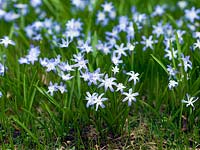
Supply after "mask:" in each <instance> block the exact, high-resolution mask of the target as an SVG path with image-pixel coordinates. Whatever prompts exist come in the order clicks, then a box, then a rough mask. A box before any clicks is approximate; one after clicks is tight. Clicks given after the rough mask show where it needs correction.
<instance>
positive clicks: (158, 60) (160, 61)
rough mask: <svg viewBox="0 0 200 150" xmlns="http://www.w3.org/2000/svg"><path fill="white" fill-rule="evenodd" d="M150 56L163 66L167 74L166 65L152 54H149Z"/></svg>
mask: <svg viewBox="0 0 200 150" xmlns="http://www.w3.org/2000/svg"><path fill="white" fill-rule="evenodd" d="M151 57H152V58H153V59H154V60H155V61H156V62H157V63H158V64H159V65H160V66H161V67H162V68H163V70H164V71H165V72H166V73H167V74H168V71H167V69H166V67H165V66H164V64H163V63H162V62H161V61H160V60H158V59H157V58H156V57H155V56H154V55H153V54H151Z"/></svg>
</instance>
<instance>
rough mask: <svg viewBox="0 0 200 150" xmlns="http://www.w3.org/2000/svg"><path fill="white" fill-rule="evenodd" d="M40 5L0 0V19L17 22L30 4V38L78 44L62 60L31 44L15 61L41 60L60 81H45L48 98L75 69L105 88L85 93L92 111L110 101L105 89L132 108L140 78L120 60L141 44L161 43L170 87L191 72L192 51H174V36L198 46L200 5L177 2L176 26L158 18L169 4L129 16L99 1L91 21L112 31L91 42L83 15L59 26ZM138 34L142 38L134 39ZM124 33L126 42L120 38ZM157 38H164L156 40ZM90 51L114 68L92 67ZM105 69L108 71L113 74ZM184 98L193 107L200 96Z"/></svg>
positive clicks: (86, 5)
mask: <svg viewBox="0 0 200 150" xmlns="http://www.w3.org/2000/svg"><path fill="white" fill-rule="evenodd" d="M96 2H97V0H96V1H95V0H93V1H90V0H85V1H82V0H71V4H72V8H71V9H73V10H74V9H78V10H80V11H83V10H85V9H88V10H89V11H93V9H94V6H95V3H96ZM11 4H12V5H13V7H14V8H16V9H15V10H16V11H14V10H12V7H11ZM42 5H43V2H42V0H31V1H30V3H29V4H22V3H19V2H18V1H17V0H15V1H13V2H8V1H6V0H1V1H0V19H1V20H5V21H7V22H10V21H13V22H15V20H17V19H19V18H20V17H21V16H26V15H27V14H28V13H29V10H30V8H34V11H35V14H36V15H38V18H37V19H38V20H35V21H33V22H32V23H31V24H29V25H26V26H25V28H24V29H23V30H24V32H25V33H26V37H27V38H28V39H30V40H32V41H42V40H44V39H47V40H48V43H49V45H50V48H51V49H54V48H60V49H66V51H70V44H72V43H73V45H75V46H76V49H77V53H76V54H73V56H72V58H71V59H67V60H64V58H62V57H61V55H57V56H56V57H55V58H47V57H41V56H40V54H41V53H42V52H41V50H40V47H39V46H38V45H30V48H29V50H28V54H27V55H25V56H22V57H21V58H20V59H19V60H18V62H19V63H20V64H27V65H34V64H35V63H39V64H40V65H41V67H43V68H44V70H45V71H46V72H53V73H54V74H55V75H57V76H58V77H59V78H60V79H61V80H62V82H60V83H59V84H58V83H53V82H50V83H49V86H48V90H47V93H48V94H50V95H51V96H54V93H55V92H57V91H60V93H62V94H63V93H65V92H67V91H68V90H67V86H66V84H65V83H66V81H71V80H72V79H73V78H74V73H72V72H75V71H78V72H79V74H80V78H81V79H82V81H83V82H86V83H87V84H88V85H89V86H91V85H95V86H96V87H97V88H96V91H98V90H99V89H101V88H103V89H104V91H105V92H104V93H98V92H93V93H90V91H88V92H86V98H85V99H86V100H87V104H86V106H87V107H89V106H92V107H93V106H94V105H96V109H95V110H96V111H97V110H98V108H99V106H100V107H102V108H104V107H105V105H104V104H103V102H104V101H108V100H109V98H105V97H103V96H106V93H107V92H108V91H110V92H116V93H118V94H120V95H122V97H123V99H122V102H126V101H127V102H128V106H131V105H132V102H135V101H136V97H137V96H139V93H138V92H133V90H135V87H136V85H137V84H138V83H139V81H140V74H141V72H140V73H138V72H137V71H136V70H131V69H129V70H124V65H126V64H124V61H125V60H126V59H127V58H130V57H131V55H133V54H134V53H136V49H138V48H139V47H142V49H141V51H142V52H143V53H145V52H146V51H149V50H152V51H153V50H154V48H155V46H156V45H157V44H158V43H159V44H161V45H162V47H163V50H162V49H161V50H160V51H164V55H163V58H166V60H167V62H168V64H167V65H166V68H167V72H168V75H169V76H168V79H169V84H168V88H169V90H173V89H174V88H176V87H178V86H179V83H180V82H182V78H184V76H182V75H183V74H181V68H182V67H183V68H184V72H185V74H187V79H188V80H189V79H190V77H189V75H190V74H189V72H190V70H192V62H191V60H190V55H188V52H183V51H181V52H179V51H178V47H177V41H176V39H177V37H178V42H179V44H180V45H181V46H182V45H184V44H186V41H184V35H186V33H187V34H191V36H192V37H193V39H194V40H196V42H195V43H193V45H191V50H188V51H191V52H193V51H199V50H200V32H198V31H197V29H198V28H199V27H200V24H199V21H200V9H198V8H195V7H192V8H187V1H179V2H178V3H177V6H176V7H177V9H180V11H183V13H184V15H183V16H181V17H180V18H179V19H177V20H175V23H176V26H177V28H174V27H173V26H172V24H171V23H170V22H164V21H163V20H161V16H162V15H163V14H164V13H165V12H166V11H173V10H171V9H170V7H169V6H168V5H162V6H161V5H157V6H155V8H154V10H153V13H151V14H145V13H140V12H139V11H137V9H136V8H135V7H134V6H133V7H132V9H131V12H132V13H131V15H130V14H129V15H124V16H118V15H117V11H116V9H115V7H114V5H113V3H112V2H108V1H105V2H104V3H103V4H101V7H100V10H98V12H97V14H96V20H95V25H96V26H98V27H100V28H103V29H105V28H106V27H107V26H109V25H110V24H111V23H112V29H111V31H105V33H103V34H102V35H104V37H103V38H102V39H104V40H100V39H98V41H97V43H95V45H94V44H93V43H92V42H93V41H92V38H94V37H93V36H92V35H94V33H93V32H94V31H90V32H89V33H87V34H84V29H85V28H84V27H86V26H87V24H84V23H83V22H82V19H81V18H78V19H75V18H71V19H69V20H66V23H65V26H63V25H62V24H61V23H59V22H57V21H56V20H54V19H53V18H48V15H47V14H46V12H45V11H43V10H42V7H41V6H42ZM153 18H157V19H158V20H159V21H158V22H156V23H155V24H151V23H150V22H151V20H152V19H153ZM146 26H148V28H149V29H150V31H152V32H151V34H150V35H146V34H144V35H142V33H143V32H142V29H143V28H144V27H146ZM109 27H110V26H109ZM14 28H15V31H16V32H17V30H18V28H19V26H18V25H17V24H16V25H15V26H14ZM188 31H190V32H188ZM138 33H139V35H140V39H138V38H136V34H138ZM124 35H125V40H124V39H123V38H124ZM16 36H17V34H16ZM161 37H162V38H161ZM0 38H1V37H0ZM160 39H163V40H162V41H161V42H159V41H160ZM122 41H124V42H122ZM0 44H1V45H3V46H4V47H5V48H7V47H8V45H13V46H15V42H14V41H13V40H11V39H10V37H8V36H4V37H2V38H1V39H0ZM90 53H92V54H94V53H100V54H102V55H103V56H105V57H108V56H110V62H109V63H110V64H112V70H109V69H108V70H106V72H101V68H98V67H97V68H96V69H95V70H93V69H91V68H90V63H91V62H90V61H89V59H88V57H87V56H88V55H89V54H90ZM94 59H95V58H94ZM136 59H137V58H136ZM173 62H176V63H173ZM177 63H178V65H177V66H176V65H175V64H177ZM8 69H9V68H8ZM6 70H7V69H6V66H4V65H3V64H1V63H0V75H1V76H4V74H5V71H6ZM109 72H112V75H110V73H109ZM120 73H122V74H124V76H126V77H127V80H128V83H127V82H124V83H121V81H120V80H119V76H118V74H120ZM69 88H70V87H69ZM88 90H89V89H88ZM0 96H2V93H0ZM187 99H188V101H186V100H182V102H183V103H187V106H188V105H191V106H192V107H194V105H193V103H194V102H196V101H197V99H198V98H196V99H195V98H194V97H191V98H190V96H189V95H188V94H187ZM193 99H195V100H193Z"/></svg>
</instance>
